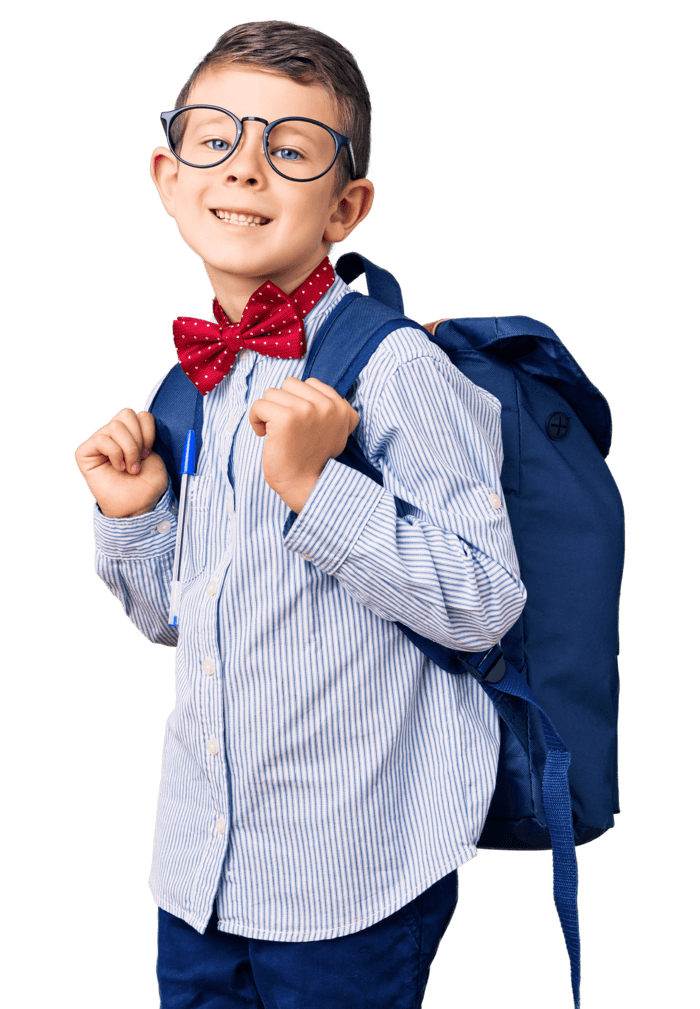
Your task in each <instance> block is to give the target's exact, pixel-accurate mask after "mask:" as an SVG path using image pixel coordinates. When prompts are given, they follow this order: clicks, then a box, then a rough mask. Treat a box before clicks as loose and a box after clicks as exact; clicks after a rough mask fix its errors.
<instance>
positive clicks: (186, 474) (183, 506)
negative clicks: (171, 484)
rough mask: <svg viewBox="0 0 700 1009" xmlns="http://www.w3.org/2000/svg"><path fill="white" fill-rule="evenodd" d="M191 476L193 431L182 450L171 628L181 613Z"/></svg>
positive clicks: (192, 473)
mask: <svg viewBox="0 0 700 1009" xmlns="http://www.w3.org/2000/svg"><path fill="white" fill-rule="evenodd" d="M191 476H194V431H192V430H190V431H188V432H187V437H186V438H185V447H184V448H183V450H182V466H181V467H180V477H181V479H180V513H179V515H178V519H177V537H176V539H175V560H174V561H173V585H172V589H171V590H170V616H169V617H168V623H169V625H170V626H171V627H177V625H178V617H179V612H180V591H181V589H182V582H181V581H180V574H181V569H182V541H183V536H184V530H185V525H186V524H187V486H188V484H189V478H190V477H191Z"/></svg>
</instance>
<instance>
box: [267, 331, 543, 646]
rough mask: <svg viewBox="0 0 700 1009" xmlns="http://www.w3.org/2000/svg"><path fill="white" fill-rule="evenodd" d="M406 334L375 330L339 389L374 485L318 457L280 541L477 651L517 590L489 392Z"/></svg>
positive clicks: (378, 609) (496, 414)
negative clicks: (371, 345)
mask: <svg viewBox="0 0 700 1009" xmlns="http://www.w3.org/2000/svg"><path fill="white" fill-rule="evenodd" d="M415 333H416V331H415V330H400V331H398V333H397V334H392V336H391V337H388V338H387V340H385V341H384V344H386V345H387V346H386V347H384V344H383V345H382V346H381V347H380V349H379V351H377V353H376V354H375V355H373V358H372V359H371V360H370V363H369V364H368V366H367V368H365V370H364V371H363V373H362V375H361V376H360V380H359V381H358V384H357V390H356V394H355V397H354V399H352V400H351V402H352V404H353V406H355V408H356V409H357V410H358V412H359V413H360V424H359V425H358V428H357V429H356V433H357V435H358V441H359V443H360V447H361V448H362V450H363V452H364V454H365V456H366V457H367V459H368V460H369V462H370V463H371V464H372V465H373V466H374V467H375V468H376V469H378V470H380V471H381V473H382V476H383V479H384V486H383V487H381V486H380V485H379V484H377V483H375V482H374V481H373V480H372V479H371V478H369V477H367V476H365V475H364V474H361V473H359V472H357V471H356V470H353V469H350V468H349V467H347V466H344V465H343V464H342V463H339V462H337V461H336V460H335V459H329V460H328V463H327V464H326V466H325V468H324V470H323V472H322V474H321V476H320V477H319V479H318V481H317V483H316V485H315V486H314V488H313V491H312V492H311V494H310V495H309V498H308V499H307V501H306V503H305V505H304V507H303V508H302V510H301V512H300V513H299V515H298V516H297V517H296V518H295V519H294V520H293V521H292V522H288V524H287V527H285V528H286V529H287V532H286V535H285V541H284V542H285V546H286V547H288V549H290V550H293V551H295V552H297V553H299V554H301V555H302V556H303V557H305V559H306V560H310V561H313V563H314V564H316V565H317V566H318V567H319V568H321V569H322V570H323V571H325V572H326V573H327V574H332V575H333V576H334V577H335V578H337V579H338V581H339V582H340V583H341V584H342V585H343V586H344V588H345V589H346V590H347V591H348V592H349V593H350V594H351V595H352V596H353V597H354V598H355V599H356V600H357V601H358V602H360V603H362V604H363V605H365V606H367V607H368V608H369V609H370V610H372V612H374V613H376V614H377V615H378V616H380V617H382V618H384V619H385V620H390V621H398V622H401V623H403V624H406V625H407V626H409V627H411V628H412V629H413V630H415V631H417V632H418V633H419V634H422V635H423V636H424V637H427V638H429V639H431V640H433V641H437V642H439V643H440V644H442V645H445V646H446V647H448V648H453V649H457V650H460V651H462V650H463V651H478V650H481V649H484V648H489V647H491V645H493V644H496V643H497V642H498V641H499V640H500V639H501V637H502V636H503V635H504V634H505V633H506V631H507V630H508V629H509V628H510V627H511V626H512V625H513V624H514V623H515V621H516V620H517V618H518V616H519V615H520V613H521V611H522V609H523V607H524V605H525V599H526V593H525V589H524V586H523V584H522V582H521V581H520V577H519V569H518V561H517V556H516V553H515V547H514V544H513V538H512V533H511V528H510V523H509V520H508V514H507V512H506V508H505V503H504V499H503V491H502V488H501V484H500V470H501V465H502V460H503V451H502V443H501V434H500V404H499V403H498V400H496V399H495V398H494V397H493V396H491V395H490V394H489V393H487V392H485V391H484V390H482V389H479V388H478V387H477V386H475V385H474V384H473V383H472V382H470V380H469V379H468V378H467V377H466V376H465V375H463V374H462V373H461V372H460V371H458V370H457V368H455V367H454V366H453V365H452V364H451V362H450V361H449V359H448V358H447V356H446V355H445V354H444V353H443V352H442V351H441V350H440V349H439V348H437V347H435V346H434V345H432V344H430V342H429V341H428V339H427V337H425V336H424V335H422V334H421V335H420V340H419V341H418V344H416V337H415V335H413V336H409V334H415ZM421 341H423V343H422V344H421ZM407 348H413V350H412V352H407ZM375 359H376V360H375ZM396 498H398V499H399V501H398V503H397V501H396Z"/></svg>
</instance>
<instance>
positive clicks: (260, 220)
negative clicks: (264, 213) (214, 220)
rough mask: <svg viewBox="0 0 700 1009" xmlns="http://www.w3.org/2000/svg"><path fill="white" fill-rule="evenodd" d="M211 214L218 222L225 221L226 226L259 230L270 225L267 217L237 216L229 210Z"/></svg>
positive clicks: (253, 215)
mask: <svg viewBox="0 0 700 1009" xmlns="http://www.w3.org/2000/svg"><path fill="white" fill-rule="evenodd" d="M212 214H215V215H216V217H218V218H219V220H220V221H226V223H227V224H238V225H242V226H243V227H244V228H261V227H263V225H265V224H269V223H270V218H269V217H258V216H257V215H256V214H239V213H236V211H231V210H212Z"/></svg>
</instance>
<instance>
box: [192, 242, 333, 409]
mask: <svg viewBox="0 0 700 1009" xmlns="http://www.w3.org/2000/svg"><path fill="white" fill-rule="evenodd" d="M334 279H335V272H334V270H333V267H332V266H331V263H330V260H329V259H328V258H326V259H324V260H323V262H322V263H320V264H319V266H317V267H316V269H315V270H313V271H312V273H311V274H310V275H309V276H308V277H307V278H306V280H305V281H304V282H303V283H302V284H300V285H299V287H297V289H296V291H293V292H292V293H291V294H285V293H284V291H281V290H280V289H279V287H277V286H276V285H275V284H273V283H272V281H267V282H266V283H264V284H262V285H261V286H260V287H259V288H258V289H257V291H255V292H254V293H253V294H252V295H251V296H250V298H249V300H248V303H247V305H246V306H245V308H244V309H243V315H242V316H241V321H240V322H233V323H232V322H229V320H228V319H227V317H226V315H225V313H224V311H223V309H222V308H221V305H220V304H219V302H218V301H217V300H216V298H215V299H214V316H215V318H216V322H217V323H218V325H217V324H216V323H214V322H207V321H206V320H205V319H190V318H187V317H186V316H179V317H178V318H177V319H176V320H175V321H174V322H173V335H174V337H175V346H176V348H177V356H178V357H179V359H180V364H181V365H182V370H183V371H184V373H185V374H186V375H187V377H188V378H189V379H190V380H191V381H192V382H194V384H195V385H196V386H197V388H198V389H199V391H200V392H201V393H205V394H206V393H208V392H211V390H212V389H213V388H214V387H215V386H216V385H218V383H219V382H220V381H221V380H222V378H225V377H226V375H228V373H229V372H230V370H231V368H233V365H234V363H235V360H236V355H237V354H238V351H239V350H243V349H244V348H245V347H247V348H248V349H249V350H255V351H257V353H258V354H266V355H267V356H268V357H286V358H292V357H296V358H299V357H303V356H304V354H305V353H306V334H305V332H304V323H303V321H302V320H303V319H304V317H305V316H306V315H308V313H309V312H310V311H311V309H312V308H313V306H314V305H316V304H317V303H318V301H319V299H320V298H321V297H322V296H323V295H324V294H325V293H326V291H327V290H328V288H329V287H330V286H331V284H332V283H333V281H334Z"/></svg>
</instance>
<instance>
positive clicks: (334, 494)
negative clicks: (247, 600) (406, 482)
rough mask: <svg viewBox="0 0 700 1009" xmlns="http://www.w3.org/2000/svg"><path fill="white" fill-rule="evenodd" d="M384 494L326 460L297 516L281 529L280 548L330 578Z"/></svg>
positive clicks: (341, 465)
mask: <svg viewBox="0 0 700 1009" xmlns="http://www.w3.org/2000/svg"><path fill="white" fill-rule="evenodd" d="M385 494H386V491H385V490H384V488H383V487H381V486H380V485H379V484H378V483H376V482H375V481H374V480H372V479H370V477H368V476H365V475H364V473H359V472H358V471H357V470H355V469H351V468H350V467H349V466H346V465H345V464H344V463H341V462H337V461H336V460H335V459H329V460H328V462H327V463H326V465H325V467H324V469H323V472H322V473H321V475H320V476H319V478H318V480H317V481H316V483H315V484H314V487H313V490H312V491H311V493H310V494H309V496H308V498H307V499H306V502H305V504H304V507H303V508H302V509H301V511H300V512H299V514H298V515H296V517H294V516H295V513H294V512H292V513H291V514H290V515H289V517H288V519H287V522H286V524H285V527H284V539H283V542H284V545H285V547H287V549H288V550H291V551H292V552H293V553H296V554H299V555H300V556H301V557H303V558H304V560H306V561H312V562H313V563H314V564H315V565H316V567H319V568H321V570H322V571H325V572H326V574H329V575H332V574H334V572H336V571H337V570H338V568H339V567H340V566H341V564H342V563H343V562H344V561H345V559H346V558H347V556H348V554H349V553H350V551H351V550H352V548H353V546H354V545H355V543H356V542H357V540H358V538H359V537H360V535H361V533H362V530H363V529H364V528H365V526H366V525H367V523H368V522H369V520H370V518H371V517H372V514H373V512H374V510H375V508H376V507H377V505H378V504H379V502H380V501H381V499H382V498H383V496H384V495H385Z"/></svg>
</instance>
